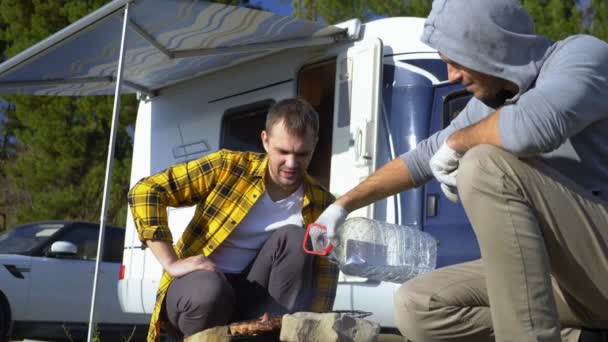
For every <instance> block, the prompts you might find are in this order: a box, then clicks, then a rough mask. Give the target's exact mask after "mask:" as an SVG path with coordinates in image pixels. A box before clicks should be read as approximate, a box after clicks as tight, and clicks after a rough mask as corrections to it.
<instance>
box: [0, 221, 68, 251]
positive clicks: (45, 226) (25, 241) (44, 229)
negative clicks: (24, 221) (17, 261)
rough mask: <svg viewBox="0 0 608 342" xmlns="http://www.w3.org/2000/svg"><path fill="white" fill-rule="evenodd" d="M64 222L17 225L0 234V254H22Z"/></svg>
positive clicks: (38, 243) (54, 231) (51, 233)
mask: <svg viewBox="0 0 608 342" xmlns="http://www.w3.org/2000/svg"><path fill="white" fill-rule="evenodd" d="M64 225H65V224H64V223H37V224H28V225H25V226H20V227H17V228H15V229H13V230H10V231H7V232H5V233H3V234H2V235H0V254H23V253H28V252H29V251H30V250H32V249H33V248H35V247H36V246H39V245H41V244H43V243H44V242H45V241H47V240H48V239H49V237H51V235H53V234H55V233H56V232H57V231H58V230H59V229H61V228H63V226H64Z"/></svg>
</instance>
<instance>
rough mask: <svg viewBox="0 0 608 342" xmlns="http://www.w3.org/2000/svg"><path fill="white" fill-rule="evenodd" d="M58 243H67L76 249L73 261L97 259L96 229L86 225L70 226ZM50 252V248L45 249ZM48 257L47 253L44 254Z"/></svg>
mask: <svg viewBox="0 0 608 342" xmlns="http://www.w3.org/2000/svg"><path fill="white" fill-rule="evenodd" d="M57 240H58V241H68V242H71V243H73V244H74V245H76V247H77V248H78V250H77V252H76V256H75V257H73V258H75V259H80V260H93V261H94V260H95V259H96V258H97V240H98V229H96V228H94V227H93V226H88V225H74V226H71V227H70V228H69V229H68V230H67V231H66V232H65V233H64V234H63V235H61V236H60V237H59V238H58V239H57ZM47 250H48V251H50V246H49V247H48V248H47ZM45 254H47V255H48V253H45Z"/></svg>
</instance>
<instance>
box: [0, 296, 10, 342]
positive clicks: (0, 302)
mask: <svg viewBox="0 0 608 342" xmlns="http://www.w3.org/2000/svg"><path fill="white" fill-rule="evenodd" d="M8 310H9V308H8V305H7V303H6V301H5V300H4V298H3V297H2V294H0V342H7V341H8V336H7V335H8V328H9V325H10V314H9V312H8Z"/></svg>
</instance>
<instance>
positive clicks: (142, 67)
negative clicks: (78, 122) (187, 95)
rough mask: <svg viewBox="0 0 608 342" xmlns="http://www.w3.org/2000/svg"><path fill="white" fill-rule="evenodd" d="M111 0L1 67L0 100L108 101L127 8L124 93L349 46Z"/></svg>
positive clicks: (341, 36) (280, 22)
mask: <svg viewBox="0 0 608 342" xmlns="http://www.w3.org/2000/svg"><path fill="white" fill-rule="evenodd" d="M131 1H132V0H114V1H112V2H111V3H109V4H107V5H105V6H104V7H102V8H100V9H99V10H97V11H95V12H94V13H92V14H90V15H88V16H87V17H85V18H83V19H81V20H79V21H77V22H75V23H73V24H72V25H70V26H68V27H66V28H65V29H63V30H61V31H59V32H57V33H55V34H54V35H52V36H50V37H48V38H47V39H45V40H43V41H41V42H39V43H38V44H36V45H34V46H33V47H31V48H29V49H27V50H25V51H24V52H22V53H20V54H18V55H16V56H14V57H13V58H11V59H9V60H7V61H6V62H4V63H3V64H0V93H19V94H35V95H107V94H113V93H114V86H115V84H114V81H115V79H116V71H117V64H118V55H119V48H120V42H121V28H122V21H123V10H124V5H125V4H126V3H130V8H129V18H130V20H129V23H128V29H127V34H126V43H125V44H126V45H125V55H124V58H125V59H124V75H123V81H122V85H123V86H122V92H123V93H134V92H138V91H139V92H141V93H144V94H147V95H154V94H155V93H156V92H157V91H158V90H159V89H161V88H164V87H167V86H170V85H172V84H175V83H178V82H181V81H184V80H187V79H191V78H194V77H198V76H200V75H203V74H206V73H209V72H212V71H215V70H219V69H222V68H226V67H229V66H233V65H236V64H239V63H242V62H245V61H248V60H251V59H255V58H259V57H261V56H264V55H267V54H271V53H275V52H278V51H280V50H283V49H286V48H292V47H298V46H311V45H324V44H335V43H338V42H341V41H344V40H347V39H349V37H347V32H346V30H345V29H343V28H339V27H336V26H326V25H323V24H319V23H315V22H311V21H307V20H302V19H296V18H292V17H286V16H281V15H277V14H274V13H270V12H264V11H259V10H254V9H249V8H243V7H235V6H227V5H222V4H216V3H209V2H204V1H196V0H137V1H133V2H131Z"/></svg>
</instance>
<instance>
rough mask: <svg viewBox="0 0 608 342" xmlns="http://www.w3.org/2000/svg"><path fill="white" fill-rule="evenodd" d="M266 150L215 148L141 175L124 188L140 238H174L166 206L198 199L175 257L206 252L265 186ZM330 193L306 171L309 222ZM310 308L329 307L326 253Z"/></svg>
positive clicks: (156, 316) (331, 270)
mask: <svg viewBox="0 0 608 342" xmlns="http://www.w3.org/2000/svg"><path fill="white" fill-rule="evenodd" d="M267 165H268V158H267V157H266V155H265V154H261V153H253V152H234V151H229V150H219V151H217V152H214V153H211V154H209V155H207V156H204V157H202V158H199V159H196V160H192V161H189V162H185V163H182V164H177V165H174V166H171V167H169V168H167V169H166V170H164V171H162V172H160V173H157V174H155V175H152V176H149V177H146V178H143V179H142V180H140V181H139V182H138V183H137V184H135V186H134V187H133V188H132V189H131V191H129V206H130V207H131V212H132V213H133V218H134V220H135V226H136V227H137V231H138V234H139V239H140V240H141V241H142V242H145V241H146V240H164V241H169V242H172V241H173V237H172V235H171V231H170V230H169V226H168V224H167V207H168V206H169V207H181V206H193V205H197V207H196V210H195V213H194V217H193V218H192V220H191V221H190V223H189V224H188V226H187V228H186V230H185V231H184V233H183V234H182V237H181V238H180V239H179V241H178V242H177V244H176V245H175V247H174V248H175V252H176V253H177V256H178V257H180V258H184V257H189V256H192V255H198V254H203V255H205V256H208V255H210V254H211V253H213V251H214V250H215V249H216V248H217V247H218V246H219V245H221V243H222V242H223V241H224V240H225V239H226V238H227V237H228V235H230V233H231V232H232V231H233V230H234V228H235V227H237V226H238V224H239V222H241V220H242V219H243V218H244V217H245V215H246V214H247V212H249V210H250V209H251V207H252V206H253V204H254V203H255V202H256V201H257V200H258V199H259V198H260V197H261V195H262V194H263V193H264V191H266V189H265V185H264V176H265V174H266V167H267ZM333 201H334V197H333V196H332V195H331V194H330V193H329V192H328V191H327V190H325V189H324V188H323V187H321V186H320V185H319V184H318V183H317V181H316V180H314V179H313V178H312V177H310V176H308V175H306V176H305V180H304V200H303V203H302V217H303V219H304V223H305V225H306V226H307V225H308V224H310V223H311V222H314V221H315V220H316V219H317V217H318V216H319V215H320V214H321V213H322V212H323V210H324V209H325V208H326V207H327V206H329V205H330V204H331V203H332V202H333ZM315 275H316V276H315V279H316V281H315V291H316V295H315V299H314V302H313V311H317V312H323V311H329V310H331V309H332V306H333V302H334V297H335V294H336V285H337V279H338V269H337V268H336V267H335V266H334V265H333V264H331V263H329V262H328V261H327V259H326V258H320V257H317V258H316V262H315ZM171 279H172V277H171V276H170V275H169V274H167V273H166V272H164V273H163V276H162V279H161V281H160V284H159V288H158V293H157V295H156V305H155V307H154V311H153V313H152V318H151V322H150V328H149V330H148V341H149V342H154V341H157V340H158V337H159V333H160V325H161V321H160V320H161V319H164V315H161V313H162V310H163V302H164V299H165V294H166V292H167V289H168V288H169V284H170V283H171Z"/></svg>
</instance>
